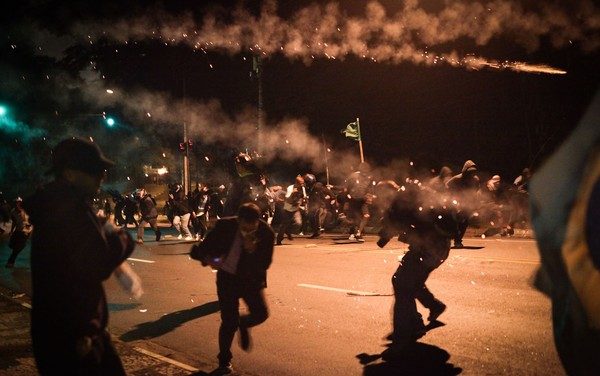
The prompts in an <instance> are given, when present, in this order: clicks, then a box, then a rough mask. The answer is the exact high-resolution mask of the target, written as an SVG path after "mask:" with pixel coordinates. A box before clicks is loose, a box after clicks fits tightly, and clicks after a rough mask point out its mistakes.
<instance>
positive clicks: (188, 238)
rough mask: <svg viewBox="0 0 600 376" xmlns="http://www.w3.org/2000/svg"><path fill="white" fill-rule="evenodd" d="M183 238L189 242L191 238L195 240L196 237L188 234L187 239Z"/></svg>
mask: <svg viewBox="0 0 600 376" xmlns="http://www.w3.org/2000/svg"><path fill="white" fill-rule="evenodd" d="M183 240H186V241H188V242H189V241H191V240H194V237H193V236H191V235H190V236H186V237H185V239H183Z"/></svg>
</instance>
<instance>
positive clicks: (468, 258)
mask: <svg viewBox="0 0 600 376" xmlns="http://www.w3.org/2000/svg"><path fill="white" fill-rule="evenodd" d="M452 259H454V260H456V259H459V260H460V259H464V260H481V261H494V262H508V263H514V264H530V265H539V264H540V261H536V260H525V259H503V258H492V257H477V256H453V257H452Z"/></svg>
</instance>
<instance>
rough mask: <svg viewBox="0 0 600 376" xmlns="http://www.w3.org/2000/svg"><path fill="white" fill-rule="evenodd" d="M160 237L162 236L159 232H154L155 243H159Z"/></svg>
mask: <svg viewBox="0 0 600 376" xmlns="http://www.w3.org/2000/svg"><path fill="white" fill-rule="evenodd" d="M161 235H162V234H161V232H160V230H158V231H157V232H156V241H157V242H159V241H160V237H161Z"/></svg>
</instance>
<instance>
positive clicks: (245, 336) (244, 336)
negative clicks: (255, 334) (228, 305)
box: [240, 325, 250, 351]
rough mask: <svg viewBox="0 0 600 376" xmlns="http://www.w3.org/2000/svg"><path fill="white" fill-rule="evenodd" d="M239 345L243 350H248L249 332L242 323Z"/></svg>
mask: <svg viewBox="0 0 600 376" xmlns="http://www.w3.org/2000/svg"><path fill="white" fill-rule="evenodd" d="M240 347H241V348H242V350H244V351H250V333H249V332H248V327H247V326H244V325H240Z"/></svg>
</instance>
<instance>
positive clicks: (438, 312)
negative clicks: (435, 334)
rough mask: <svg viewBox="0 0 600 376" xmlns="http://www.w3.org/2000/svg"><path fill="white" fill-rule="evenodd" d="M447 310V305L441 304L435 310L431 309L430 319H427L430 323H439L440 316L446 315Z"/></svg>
mask: <svg viewBox="0 0 600 376" xmlns="http://www.w3.org/2000/svg"><path fill="white" fill-rule="evenodd" d="M445 310H446V305H445V304H444V303H442V302H440V304H439V305H438V306H436V307H434V308H431V309H430V310H429V317H428V318H427V320H429V322H434V321H437V318H438V317H440V315H441V314H442V313H444V311H445Z"/></svg>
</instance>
